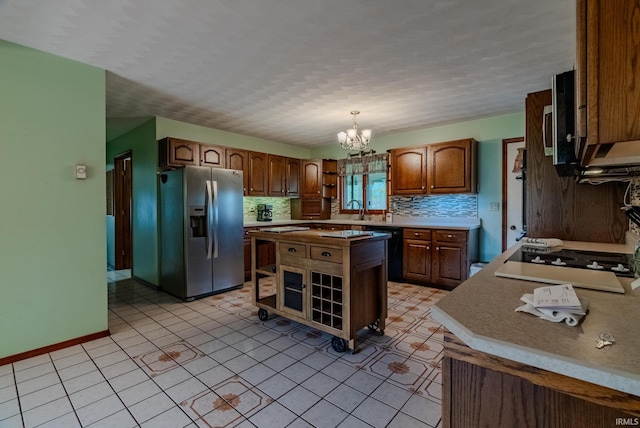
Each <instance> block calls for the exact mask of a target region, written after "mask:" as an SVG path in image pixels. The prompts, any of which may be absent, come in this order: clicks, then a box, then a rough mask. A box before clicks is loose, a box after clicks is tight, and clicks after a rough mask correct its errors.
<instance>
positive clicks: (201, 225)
mask: <svg viewBox="0 0 640 428" xmlns="http://www.w3.org/2000/svg"><path fill="white" fill-rule="evenodd" d="M189 222H190V226H191V238H204V237H206V236H207V210H206V209H205V207H203V206H194V205H190V206H189Z"/></svg>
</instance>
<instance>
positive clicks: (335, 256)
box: [311, 247, 342, 263]
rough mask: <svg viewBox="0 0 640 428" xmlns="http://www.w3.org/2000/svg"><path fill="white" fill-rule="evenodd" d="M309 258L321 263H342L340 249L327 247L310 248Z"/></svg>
mask: <svg viewBox="0 0 640 428" xmlns="http://www.w3.org/2000/svg"><path fill="white" fill-rule="evenodd" d="M311 258H312V259H314V260H322V261H323V262H332V263H342V249H340V248H328V247H311Z"/></svg>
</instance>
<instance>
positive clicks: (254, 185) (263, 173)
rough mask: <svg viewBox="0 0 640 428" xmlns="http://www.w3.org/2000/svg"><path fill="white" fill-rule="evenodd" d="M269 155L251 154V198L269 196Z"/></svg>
mask: <svg viewBox="0 0 640 428" xmlns="http://www.w3.org/2000/svg"><path fill="white" fill-rule="evenodd" d="M267 171H268V169H267V154H266V153H259V152H249V192H248V194H249V196H267V186H268V181H269V180H268V178H267Z"/></svg>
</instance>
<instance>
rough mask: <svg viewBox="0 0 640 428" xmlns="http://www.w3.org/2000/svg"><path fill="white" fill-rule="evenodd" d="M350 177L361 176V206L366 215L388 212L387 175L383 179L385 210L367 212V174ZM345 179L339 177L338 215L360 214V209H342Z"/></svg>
mask: <svg viewBox="0 0 640 428" xmlns="http://www.w3.org/2000/svg"><path fill="white" fill-rule="evenodd" d="M351 175H361V176H362V193H363V194H362V206H363V208H364V211H365V212H366V213H367V214H385V213H386V212H387V211H388V210H389V177H388V175H387V173H385V177H386V184H385V187H386V204H385V205H386V206H387V207H386V208H385V209H383V210H369V209H367V208H366V207H367V185H368V183H367V181H368V180H369V174H351ZM345 177H346V176H345ZM345 177H340V180H339V181H340V190H339V195H340V214H359V213H360V209H359V208H356V209H353V208H351V209H347V208H343V207H342V205H343V203H344V195H345V192H344V186H345Z"/></svg>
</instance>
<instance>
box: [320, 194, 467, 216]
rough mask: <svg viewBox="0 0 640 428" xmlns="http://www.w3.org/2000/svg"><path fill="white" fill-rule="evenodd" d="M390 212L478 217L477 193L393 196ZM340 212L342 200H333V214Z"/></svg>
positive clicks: (413, 214)
mask: <svg viewBox="0 0 640 428" xmlns="http://www.w3.org/2000/svg"><path fill="white" fill-rule="evenodd" d="M389 202H390V205H391V206H390V208H389V210H388V211H389V212H392V213H393V214H394V215H399V216H402V217H456V218H469V217H472V218H475V217H478V196H477V195H437V196H392V197H391V198H390V201H389ZM339 214H340V200H339V199H334V200H333V201H331V216H332V217H333V216H336V215H339Z"/></svg>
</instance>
